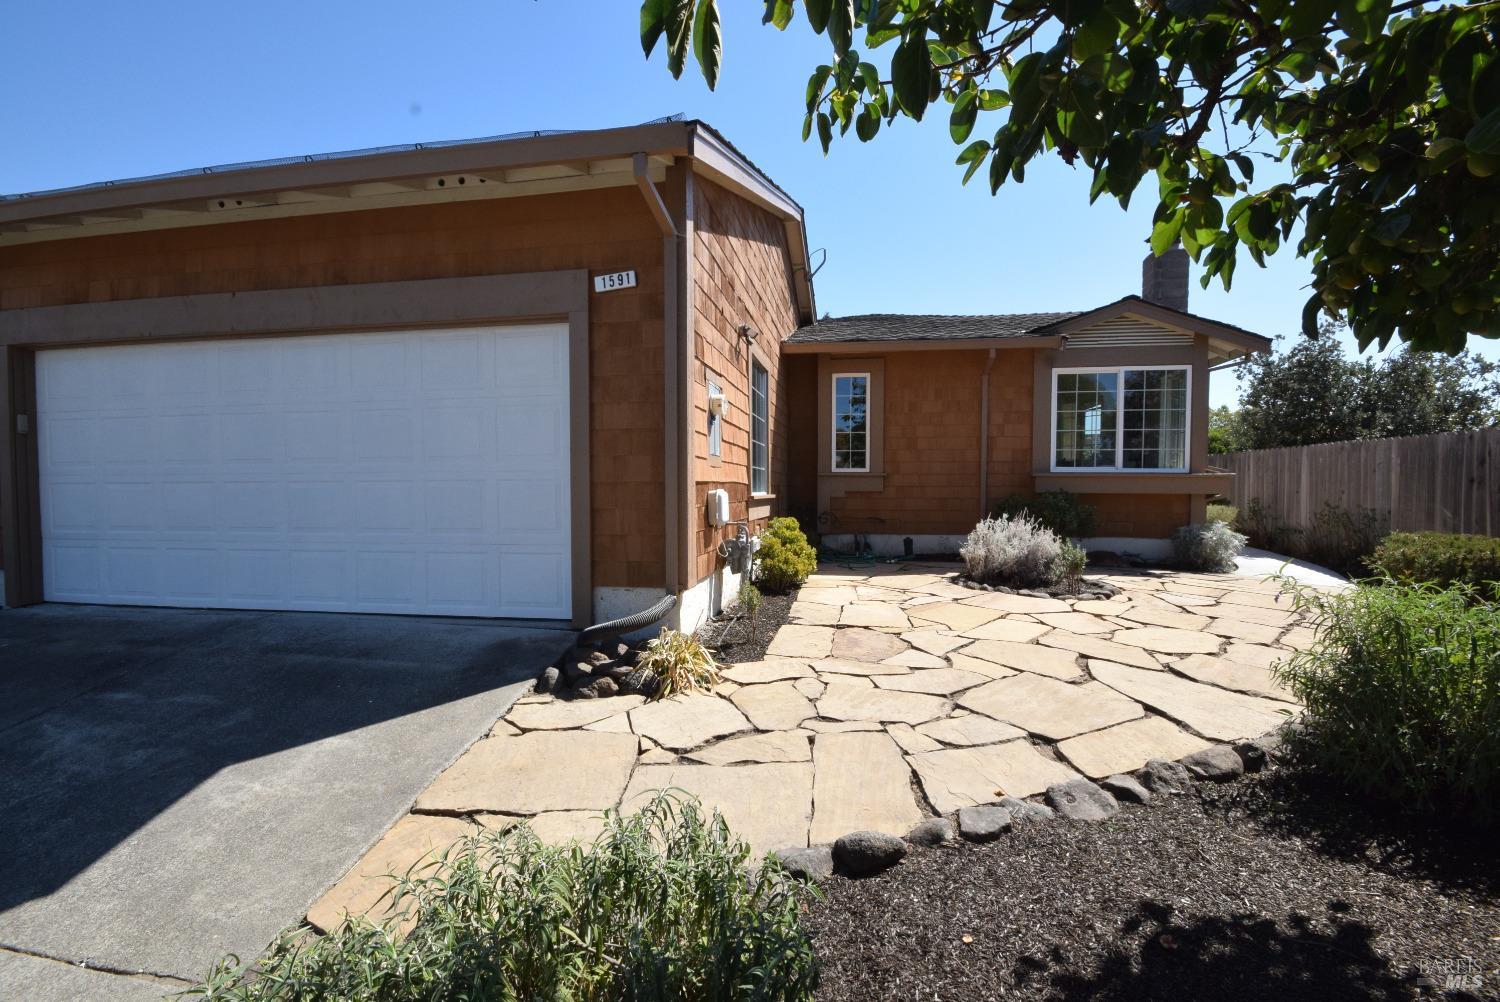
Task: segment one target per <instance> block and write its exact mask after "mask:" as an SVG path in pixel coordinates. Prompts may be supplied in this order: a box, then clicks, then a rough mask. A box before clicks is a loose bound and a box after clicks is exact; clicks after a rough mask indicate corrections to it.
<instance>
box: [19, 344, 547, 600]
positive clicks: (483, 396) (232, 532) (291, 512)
mask: <svg viewBox="0 0 1500 1002" xmlns="http://www.w3.org/2000/svg"><path fill="white" fill-rule="evenodd" d="M566 362H567V334H566V328H565V327H562V326H560V325H545V326H531V327H521V328H488V329H482V330H462V331H448V332H443V331H439V332H402V333H400V334H348V335H337V336H313V337H305V338H275V339H263V340H240V341H234V342H194V343H187V344H160V345H141V346H128V347H126V346H122V347H109V348H82V349H68V350H51V351H44V352H40V353H38V357H37V387H38V404H39V406H38V412H39V413H38V444H39V448H40V455H41V458H42V498H43V506H42V507H43V511H42V522H43V536H44V556H45V558H46V559H45V563H44V579H45V580H44V586H45V594H46V597H47V598H49V599H52V600H57V601H81V602H117V603H126V604H148V605H190V606H208V607H230V608H234V607H241V608H256V609H274V608H295V609H326V610H333V611H337V610H351V611H371V612H404V613H422V612H431V613H441V614H461V615H488V616H538V617H549V618H565V617H568V616H570V615H571V578H570V569H569V568H570V564H571V560H570V556H569V551H570V546H571V528H570V515H569V510H570V502H571V491H570V487H569V457H568V453H569V438H568V423H567V422H568V381H567V368H566ZM117 372H118V373H122V374H126V375H125V378H122V379H120V380H115V379H113V378H112V377H113V375H114V374H115V373H117ZM143 387H144V391H143Z"/></svg>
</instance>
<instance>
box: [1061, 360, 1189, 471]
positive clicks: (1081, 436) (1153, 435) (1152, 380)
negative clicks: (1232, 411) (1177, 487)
mask: <svg viewBox="0 0 1500 1002" xmlns="http://www.w3.org/2000/svg"><path fill="white" fill-rule="evenodd" d="M1188 374H1189V368H1188V367H1187V366H1142V367H1139V368H1123V367H1122V368H1087V369H1055V370H1053V373H1052V469H1053V470H1054V471H1065V470H1087V471H1102V470H1134V471H1141V472H1182V471H1186V470H1187V468H1188V447H1189V440H1188V419H1187V415H1188Z"/></svg>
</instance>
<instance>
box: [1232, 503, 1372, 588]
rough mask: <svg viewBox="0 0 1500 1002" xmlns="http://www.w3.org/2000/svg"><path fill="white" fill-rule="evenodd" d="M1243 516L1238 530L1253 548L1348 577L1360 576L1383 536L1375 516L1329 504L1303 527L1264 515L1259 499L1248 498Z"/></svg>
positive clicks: (1363, 511) (1365, 509)
mask: <svg viewBox="0 0 1500 1002" xmlns="http://www.w3.org/2000/svg"><path fill="white" fill-rule="evenodd" d="M1242 514H1243V518H1242V520H1241V522H1240V524H1239V528H1241V529H1242V530H1244V532H1245V534H1246V535H1247V536H1248V537H1249V539H1250V543H1251V544H1252V545H1254V546H1259V547H1263V548H1265V549H1267V550H1273V551H1275V552H1276V553H1283V554H1285V555H1287V556H1289V557H1300V558H1301V559H1303V560H1311V561H1312V562H1313V563H1317V564H1322V565H1323V566H1325V567H1330V568H1332V569H1333V570H1336V571H1338V572H1339V573H1341V574H1346V575H1350V576H1357V575H1359V574H1360V573H1361V572H1362V570H1363V569H1364V561H1365V558H1366V557H1368V556H1369V555H1370V554H1371V553H1373V552H1374V551H1375V546H1376V544H1377V543H1379V542H1380V539H1381V537H1382V535H1384V532H1385V529H1384V520H1383V519H1382V518H1381V517H1380V515H1379V513H1378V512H1375V511H1373V510H1372V509H1369V508H1356V509H1354V510H1350V509H1347V508H1340V507H1339V506H1338V505H1336V504H1333V503H1332V502H1325V503H1324V504H1323V507H1322V508H1320V509H1318V511H1317V512H1315V513H1314V514H1313V517H1312V519H1311V520H1310V521H1309V523H1308V524H1307V525H1303V526H1296V525H1291V524H1289V523H1287V522H1284V521H1282V520H1281V519H1280V518H1278V517H1277V516H1275V515H1274V514H1272V513H1271V512H1269V511H1267V510H1266V508H1265V506H1264V505H1262V504H1261V502H1260V499H1259V498H1251V499H1250V503H1249V504H1248V505H1246V506H1245V511H1244V512H1243V513H1242Z"/></svg>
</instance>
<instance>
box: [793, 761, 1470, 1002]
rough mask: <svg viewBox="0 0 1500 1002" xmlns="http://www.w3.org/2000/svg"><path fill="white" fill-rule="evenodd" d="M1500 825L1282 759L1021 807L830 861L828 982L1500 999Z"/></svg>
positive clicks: (861, 990) (822, 947) (821, 934)
mask: <svg viewBox="0 0 1500 1002" xmlns="http://www.w3.org/2000/svg"><path fill="white" fill-rule="evenodd" d="M1497 843H1500V840H1497V839H1496V838H1495V837H1494V834H1493V833H1491V834H1490V836H1489V837H1488V838H1485V837H1484V836H1483V835H1470V836H1459V835H1456V834H1455V833H1453V832H1451V831H1434V830H1419V829H1411V828H1405V827H1402V826H1400V825H1399V824H1397V823H1395V822H1393V821H1392V820H1391V819H1390V817H1389V815H1388V813H1387V812H1381V813H1376V812H1374V811H1367V810H1365V809H1364V808H1363V807H1362V805H1360V804H1358V803H1355V802H1353V801H1351V800H1348V799H1346V798H1343V797H1341V796H1339V795H1337V794H1334V793H1330V792H1329V791H1326V790H1321V789H1317V788H1314V787H1312V786H1310V785H1308V784H1307V783H1305V782H1303V781H1299V780H1298V779H1297V778H1296V777H1294V776H1292V775H1291V774H1289V773H1287V772H1285V771H1284V770H1277V771H1275V772H1273V773H1269V774H1265V775H1262V776H1257V777H1247V778H1246V779H1244V780H1241V781H1239V782H1236V783H1232V784H1228V785H1225V786H1212V785H1200V786H1198V787H1197V788H1196V789H1195V791H1194V792H1192V793H1189V794H1186V795H1182V796H1176V797H1170V798H1157V800H1156V802H1155V803H1153V804H1151V805H1149V806H1146V807H1134V808H1128V809H1126V810H1125V811H1122V812H1121V813H1120V814H1119V815H1117V816H1116V817H1115V818H1114V819H1112V820H1110V821H1107V822H1103V823H1094V824H1087V823H1075V822H1064V821H1059V822H1056V823H1052V824H1041V825H1030V826H1018V827H1017V828H1016V829H1015V830H1014V831H1012V832H1011V833H1010V834H1008V835H1006V836H1003V837H1002V838H1001V839H1000V840H999V841H997V842H994V843H991V844H989V845H984V846H971V845H967V844H965V845H960V846H957V847H953V848H944V849H929V850H918V851H916V852H914V853H913V854H912V855H911V856H910V857H908V858H907V860H906V861H905V862H903V863H902V864H901V865H900V866H898V867H897V868H896V869H894V870H892V871H890V872H888V873H886V874H883V875H881V876H879V877H876V878H873V879H867V880H858V881H854V880H849V879H847V878H842V877H835V878H833V879H831V880H829V881H828V882H827V883H826V884H825V885H824V891H825V893H826V895H827V897H826V900H824V901H821V902H818V903H816V904H814V905H813V906H812V907H811V909H810V912H809V922H810V925H811V927H812V928H813V930H814V935H815V941H816V947H817V950H818V954H819V956H820V958H821V959H822V961H823V964H824V969H823V977H822V987H821V988H820V990H819V992H818V994H817V998H818V999H819V1000H823V1002H835V1000H839V1002H842V1000H868V999H890V1000H918V999H920V1000H930V1002H981V1000H983V1002H989V1000H993V999H1007V1000H1009V999H1069V1000H1071V999H1078V1000H1082V999H1090V1000H1094V999H1139V1000H1147V999H1150V1000H1168V1002H1192V1000H1197V999H1205V1000H1206V999H1213V1000H1215V1002H1234V1000H1244V1002H1262V1000H1268V999H1276V1000H1278V1002H1281V1000H1301V999H1305V1000H1308V1002H1312V1000H1318V1002H1333V1000H1342V999H1360V1000H1364V999H1393V998H1395V999H1404V998H1418V997H1439V996H1441V997H1445V998H1457V999H1479V998H1497V997H1500V973H1497V966H1500V896H1497V881H1500V867H1497V863H1500V846H1497ZM1454 974H1456V975H1460V976H1461V977H1462V978H1467V979H1468V980H1460V981H1455V982H1449V981H1447V978H1448V977H1449V976H1450V975H1454ZM1476 976H1477V978H1478V979H1479V980H1478V981H1476V980H1474V978H1475V977H1476ZM1423 979H1434V980H1435V981H1436V982H1438V983H1439V986H1440V987H1441V990H1440V987H1432V986H1430V985H1424V980H1423ZM1454 989H1457V990H1454Z"/></svg>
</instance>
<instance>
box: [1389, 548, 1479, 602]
mask: <svg viewBox="0 0 1500 1002" xmlns="http://www.w3.org/2000/svg"><path fill="white" fill-rule="evenodd" d="M1367 562H1368V563H1369V565H1370V569H1371V570H1373V571H1374V572H1375V573H1377V574H1383V575H1387V576H1389V577H1393V578H1395V579H1396V580H1397V581H1406V582H1413V581H1430V582H1432V583H1433V584H1436V585H1441V586H1447V585H1450V584H1454V583H1458V582H1462V583H1463V584H1468V585H1472V586H1473V587H1474V591H1475V593H1476V594H1478V595H1479V596H1480V597H1481V598H1483V599H1485V600H1486V601H1490V602H1500V539H1496V538H1495V537H1494V536H1466V535H1461V534H1458V533H1447V532H1393V533H1391V534H1390V535H1389V536H1386V537H1385V539H1383V540H1381V542H1380V545H1379V546H1377V547H1376V548H1375V553H1374V555H1373V556H1371V557H1370V559H1369V561H1367Z"/></svg>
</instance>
